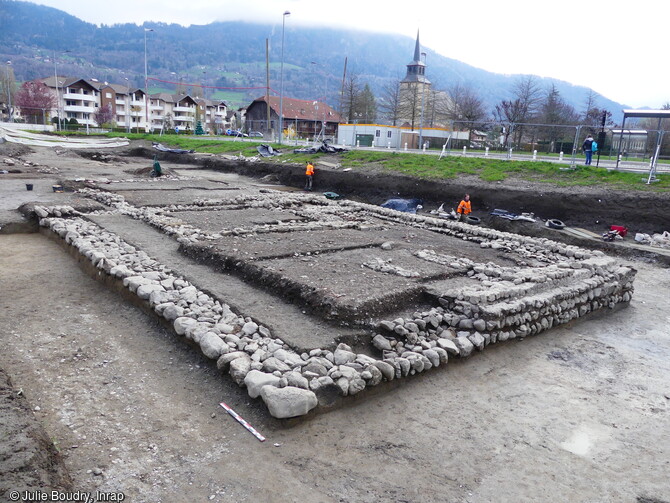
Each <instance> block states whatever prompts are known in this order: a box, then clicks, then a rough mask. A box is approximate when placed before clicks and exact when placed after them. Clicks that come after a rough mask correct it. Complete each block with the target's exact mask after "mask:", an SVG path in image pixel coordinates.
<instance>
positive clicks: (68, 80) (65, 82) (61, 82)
mask: <svg viewBox="0 0 670 503" xmlns="http://www.w3.org/2000/svg"><path fill="white" fill-rule="evenodd" d="M57 77H58V84H57V85H56V76H55V75H54V76H53V77H46V78H44V79H37V80H39V81H40V82H44V84H46V86H47V87H53V88H56V87H59V88H60V87H68V86H72V85H74V84H76V83H78V82H83V83H84V84H86V85H87V86H88V87H90V88H91V89H95V90H96V91H99V90H100V85H99V84H96V83H95V82H91V81H90V80H86V79H82V78H79V77H65V76H63V75H58V76H57Z"/></svg>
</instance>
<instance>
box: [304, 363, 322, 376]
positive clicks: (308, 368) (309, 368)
mask: <svg viewBox="0 0 670 503" xmlns="http://www.w3.org/2000/svg"><path fill="white" fill-rule="evenodd" d="M302 371H303V372H312V373H314V374H316V375H318V376H325V375H326V374H327V373H328V369H327V368H326V367H325V366H323V365H321V364H320V363H318V362H315V361H310V362H308V363H307V365H305V366H304V367H303V368H302Z"/></svg>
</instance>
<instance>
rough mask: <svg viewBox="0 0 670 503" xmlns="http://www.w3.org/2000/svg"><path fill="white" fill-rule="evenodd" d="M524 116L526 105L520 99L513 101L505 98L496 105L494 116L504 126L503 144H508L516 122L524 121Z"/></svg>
mask: <svg viewBox="0 0 670 503" xmlns="http://www.w3.org/2000/svg"><path fill="white" fill-rule="evenodd" d="M523 116H524V106H523V105H522V103H521V100H520V99H518V98H517V99H515V100H511V101H507V100H503V101H501V102H500V103H498V104H497V105H496V106H495V109H494V110H493V118H494V119H495V120H496V121H497V122H500V123H502V124H505V125H504V126H503V128H504V129H503V136H504V140H503V144H504V145H508V142H509V137H510V135H511V134H512V131H513V127H514V124H517V123H519V122H522V117H523Z"/></svg>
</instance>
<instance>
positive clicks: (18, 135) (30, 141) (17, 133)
mask: <svg viewBox="0 0 670 503" xmlns="http://www.w3.org/2000/svg"><path fill="white" fill-rule="evenodd" d="M0 138H4V139H5V140H7V141H8V142H11V143H20V144H21V145H28V146H33V147H60V148H113V147H125V146H126V145H128V143H129V142H128V140H127V139H126V138H91V137H88V136H67V137H66V136H51V135H46V134H37V133H31V132H29V131H21V130H18V129H8V128H5V127H2V126H0Z"/></svg>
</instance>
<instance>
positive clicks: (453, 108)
mask: <svg viewBox="0 0 670 503" xmlns="http://www.w3.org/2000/svg"><path fill="white" fill-rule="evenodd" d="M447 93H448V94H449V99H448V100H446V102H445V107H446V109H445V114H446V116H447V117H448V118H449V119H450V120H452V121H456V122H461V123H465V129H467V131H468V137H470V136H471V133H472V130H473V129H476V128H478V127H481V123H482V122H483V121H484V120H485V119H486V116H487V113H486V109H485V108H484V103H483V101H482V99H481V98H480V97H479V96H478V95H477V94H476V93H475V91H474V90H473V89H472V88H471V87H469V86H467V87H466V86H464V85H461V84H456V85H454V86H452V87H451V88H449V90H448V91H447ZM468 139H470V138H468Z"/></svg>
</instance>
